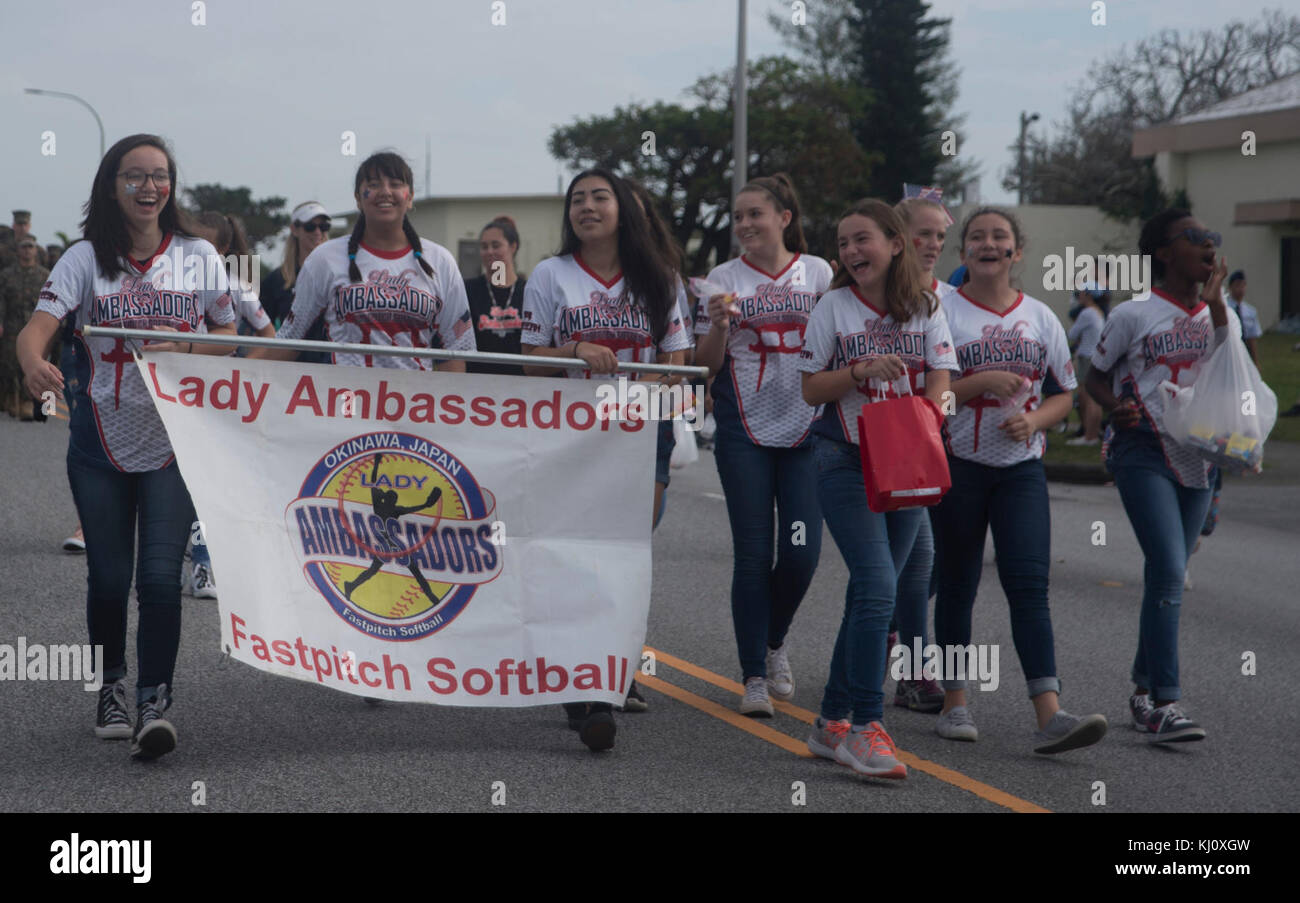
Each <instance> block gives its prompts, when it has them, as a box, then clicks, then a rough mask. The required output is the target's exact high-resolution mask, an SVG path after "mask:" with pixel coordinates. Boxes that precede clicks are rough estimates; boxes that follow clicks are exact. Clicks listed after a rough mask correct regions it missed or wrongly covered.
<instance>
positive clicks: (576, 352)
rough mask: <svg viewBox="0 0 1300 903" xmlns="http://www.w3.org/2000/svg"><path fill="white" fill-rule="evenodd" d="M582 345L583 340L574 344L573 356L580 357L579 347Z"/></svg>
mask: <svg viewBox="0 0 1300 903" xmlns="http://www.w3.org/2000/svg"><path fill="white" fill-rule="evenodd" d="M581 347H582V342H577V343H576V344H575V345H574V346H573V356H574V357H579V354H578V349H579V348H581Z"/></svg>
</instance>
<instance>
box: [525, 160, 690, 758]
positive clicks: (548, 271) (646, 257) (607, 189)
mask: <svg viewBox="0 0 1300 903" xmlns="http://www.w3.org/2000/svg"><path fill="white" fill-rule="evenodd" d="M561 236H562V240H561V247H560V252H559V254H558V255H557V256H555V257H551V258H549V259H547V260H543V261H542V262H541V263H539V264H538V265H537V267H536V268H535V269H534V270H533V275H532V278H530V279H529V280H528V287H527V289H526V290H525V292H524V332H523V337H522V345H523V347H524V350H525V352H526V353H528V354H533V355H538V356H541V357H573V358H580V359H581V360H583V361H585V362H586V363H587V369H586V370H582V369H578V368H573V369H571V370H569V371H568V373H567V375H568V376H570V377H572V378H576V379H588V378H591V376H593V375H595V376H598V377H604V378H613V376H614V374H615V372H616V371H617V369H618V365H619V362H620V361H624V362H632V361H638V362H641V363H661V364H680V363H681V362H682V359H683V357H684V355H685V351H686V349H688V348H689V347H690V338H689V337H688V336H687V334H686V329H685V327H684V326H683V325H682V320H681V316H680V314H679V313H678V311H677V303H676V298H677V285H676V284H675V280H676V276H675V273H674V270H673V264H672V261H670V260H668V259H667V258H666V257H665V255H664V252H663V250H662V249H661V248H660V246H659V244H658V242H656V241H655V240H654V238H653V237H652V235H651V233H650V228H649V225H648V224H647V222H646V217H645V214H644V213H643V212H642V210H641V207H640V206H639V205H638V204H637V200H636V197H635V195H634V194H633V193H632V190H631V189H630V188H629V187H628V186H627V184H626V183H625V182H624V181H623V180H622V179H620V178H619V177H618V176H616V175H614V174H613V173H611V172H609V171H607V170H604V169H589V170H586V171H584V172H581V173H579V174H578V175H577V176H575V177H574V179H573V181H572V182H570V183H569V188H568V191H567V192H566V193H565V196H564V219H563V222H562V224H561ZM582 324H590V325H589V326H584V325H582ZM524 372H525V373H527V374H529V375H531V376H551V375H554V374H556V373H558V372H560V371H558V370H555V369H553V368H550V367H545V366H543V367H529V366H525V367H524ZM676 379H677V377H662V378H661V381H675V380H676ZM660 437H661V438H660V439H659V442H658V452H657V463H656V467H655V484H656V485H655V499H654V508H653V509H652V511H656V512H657V511H658V510H659V505H660V503H661V500H662V497H663V490H662V487H664V486H667V484H668V459H669V456H670V455H671V453H672V445H671V443H667V444H666V443H665V442H664V441H663V438H662V432H661V433H660ZM565 710H566V711H567V713H568V716H569V725H570V727H573V728H576V729H577V730H578V732H579V736H580V737H581V739H582V742H583V743H585V744H586V745H587V747H588V748H589V749H591V750H592V751H599V750H606V749H611V748H612V747H613V746H614V736H615V733H616V732H617V728H616V726H615V724H614V715H613V711H612V707H611V706H610V705H609V704H608V703H590V704H586V703H570V704H568V705H566V706H565Z"/></svg>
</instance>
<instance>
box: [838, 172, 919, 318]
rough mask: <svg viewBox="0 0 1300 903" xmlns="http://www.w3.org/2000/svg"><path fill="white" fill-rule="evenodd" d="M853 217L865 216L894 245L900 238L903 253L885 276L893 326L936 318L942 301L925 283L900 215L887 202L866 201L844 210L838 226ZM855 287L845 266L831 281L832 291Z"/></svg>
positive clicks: (886, 305) (890, 264)
mask: <svg viewBox="0 0 1300 903" xmlns="http://www.w3.org/2000/svg"><path fill="white" fill-rule="evenodd" d="M850 216H865V217H866V218H867V219H869V220H872V221H873V222H874V223H875V224H876V225H877V226H878V227H879V228H880V231H881V232H883V233H884V235H885V238H887V239H890V240H891V241H892V240H893V239H895V238H898V239H901V240H902V242H903V250H902V251H901V252H899V253H898V254H895V255H894V257H893V258H892V259H891V260H890V261H889V272H888V273H887V274H886V276H885V309H886V310H887V311H888V312H889V315H890V316H891V317H893V319H894V322H895V323H906V322H907V321H908V320H910V319H912V318H913V317H915V316H919V315H921V314H924V315H926V316H930V317H932V316H934V313H935V311H936V310H937V309H938V307H939V299H938V298H937V297H935V295H934V293H933V292H931V291H930V283H928V282H926V281H925V274H924V273H923V272H922V271H921V261H920V260H918V259H917V256H916V248H914V247H912V243H911V242H910V241H909V240H908V238H907V226H906V225H905V224H904V222H903V217H902V216H901V215H900V214H899V213H898V211H897V210H895V209H894V208H893V207H891V206H890V205H889V204H887V203H885V202H884V201H881V200H878V199H876V198H866V199H864V200H861V201H858V202H857V203H856V204H854V205H853V206H852V207H850V208H849V209H848V210H845V211H844V213H843V214H841V216H840V218H839V222H841V223H842V222H844V221H845V220H846V219H848V218H849V217H850ZM856 284H857V283H856V281H855V280H854V279H853V274H852V273H850V272H849V268H848V267H846V266H843V265H841V266H840V271H839V272H838V273H836V274H835V278H834V279H833V280H831V288H833V289H835V288H843V287H844V286H846V285H856Z"/></svg>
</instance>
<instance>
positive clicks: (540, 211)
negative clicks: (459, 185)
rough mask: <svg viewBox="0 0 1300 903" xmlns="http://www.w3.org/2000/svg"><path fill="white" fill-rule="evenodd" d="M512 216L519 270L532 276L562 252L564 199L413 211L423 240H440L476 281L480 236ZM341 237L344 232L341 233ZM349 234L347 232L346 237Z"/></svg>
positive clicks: (431, 205)
mask: <svg viewBox="0 0 1300 903" xmlns="http://www.w3.org/2000/svg"><path fill="white" fill-rule="evenodd" d="M503 213H504V214H506V215H508V216H510V217H511V218H512V219H514V221H515V226H516V227H517V228H518V230H519V253H518V255H517V256H516V258H515V266H516V268H517V269H518V270H519V272H520V273H523V274H524V275H525V276H527V275H528V274H529V273H531V272H532V270H533V267H535V266H536V265H537V264H538V262H539V261H541V260H543V259H545V258H547V257H550V256H551V255H553V254H554V253H555V252H556V251H558V250H559V248H560V222H561V220H562V219H563V217H564V195H562V194H502V195H476V196H460V197H458V196H454V195H451V196H446V197H433V198H423V199H421V200H417V201H416V202H415V208H414V209H413V210H412V211H411V213H410V214H409V215H410V219H411V225H413V226H414V227H415V231H416V232H417V233H418V234H419V235H420V237H421V238H427V239H429V240H430V241H436V242H437V243H438V244H440V245H442V246H443V247H444V248H446V249H447V250H448V251H451V253H452V256H453V257H455V258H456V260H457V262H459V264H460V272H461V275H462V276H464V277H465V278H466V279H472V278H473V277H475V276H478V275H479V274H480V273H481V272H482V264H481V263H480V261H479V256H478V235H479V232H480V231H481V230H482V229H483V227H484V226H486V225H487V224H488V223H489V222H491V221H492V220H493V219H495V218H496V217H497V216H500V215H501V214H503ZM356 215H357V214H356V211H352V212H350V213H346V214H340V215H339V216H337V217H336V219H341V218H346V219H347V229H348V230H351V229H352V226H353V224H354V223H355V222H356ZM336 234H339V233H336ZM343 234H346V233H343Z"/></svg>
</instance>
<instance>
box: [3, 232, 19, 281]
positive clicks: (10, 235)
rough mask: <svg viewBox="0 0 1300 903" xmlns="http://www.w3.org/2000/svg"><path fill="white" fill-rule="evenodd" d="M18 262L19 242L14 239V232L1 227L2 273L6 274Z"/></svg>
mask: <svg viewBox="0 0 1300 903" xmlns="http://www.w3.org/2000/svg"><path fill="white" fill-rule="evenodd" d="M17 262H18V242H17V241H16V240H15V239H14V230H13V229H10V228H9V227H8V226H0V272H4V271H5V270H7V269H9V267H11V266H13V265H14V264H15V263H17Z"/></svg>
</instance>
